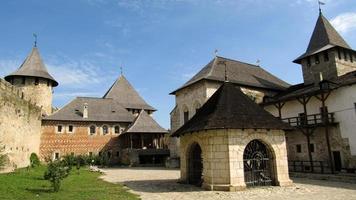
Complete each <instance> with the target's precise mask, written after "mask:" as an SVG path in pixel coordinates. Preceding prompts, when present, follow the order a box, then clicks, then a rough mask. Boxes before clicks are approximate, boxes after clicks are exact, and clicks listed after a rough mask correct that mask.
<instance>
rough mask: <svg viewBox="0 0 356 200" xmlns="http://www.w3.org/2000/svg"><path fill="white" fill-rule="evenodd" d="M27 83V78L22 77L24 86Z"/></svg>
mask: <svg viewBox="0 0 356 200" xmlns="http://www.w3.org/2000/svg"><path fill="white" fill-rule="evenodd" d="M25 83H26V78H25V77H22V85H25Z"/></svg>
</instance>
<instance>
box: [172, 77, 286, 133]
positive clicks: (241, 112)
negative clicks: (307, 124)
mask: <svg viewBox="0 0 356 200" xmlns="http://www.w3.org/2000/svg"><path fill="white" fill-rule="evenodd" d="M214 129H274V130H288V129H292V127H290V126H289V124H286V123H284V122H282V121H281V120H280V119H277V118H276V117H274V116H273V115H272V114H270V113H269V112H267V111H265V110H264V109H263V108H261V107H260V106H259V105H257V104H256V103H255V102H254V101H252V100H251V99H250V98H249V97H248V96H246V95H245V94H243V93H242V91H241V89H240V88H239V87H238V86H236V85H235V84H233V83H229V82H225V83H224V84H223V85H222V86H221V87H220V88H219V89H218V90H217V91H216V92H215V93H214V94H213V96H211V97H210V99H209V100H208V101H207V102H206V103H205V104H204V105H203V106H202V107H201V108H200V109H199V110H198V112H197V113H196V114H195V115H194V116H193V117H192V118H191V119H190V120H189V121H188V122H186V123H185V124H184V125H183V126H182V127H181V128H179V129H178V130H177V131H176V132H175V133H173V134H172V136H176V137H179V136H180V135H182V134H185V133H192V132H197V131H204V130H214Z"/></svg>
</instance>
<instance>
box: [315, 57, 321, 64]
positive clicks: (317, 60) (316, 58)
mask: <svg viewBox="0 0 356 200" xmlns="http://www.w3.org/2000/svg"><path fill="white" fill-rule="evenodd" d="M319 63H320V59H319V55H315V64H319Z"/></svg>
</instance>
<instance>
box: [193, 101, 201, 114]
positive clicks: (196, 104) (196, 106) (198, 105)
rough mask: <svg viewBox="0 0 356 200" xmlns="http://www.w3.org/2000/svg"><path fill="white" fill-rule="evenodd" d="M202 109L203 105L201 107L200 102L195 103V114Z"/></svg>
mask: <svg viewBox="0 0 356 200" xmlns="http://www.w3.org/2000/svg"><path fill="white" fill-rule="evenodd" d="M200 107H201V105H200V103H199V101H195V103H194V109H195V113H197V112H198V110H199V109H200Z"/></svg>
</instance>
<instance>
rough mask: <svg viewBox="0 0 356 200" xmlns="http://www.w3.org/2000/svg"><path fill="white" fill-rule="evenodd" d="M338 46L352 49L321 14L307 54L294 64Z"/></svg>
mask: <svg viewBox="0 0 356 200" xmlns="http://www.w3.org/2000/svg"><path fill="white" fill-rule="evenodd" d="M336 46H338V47H343V48H346V49H351V47H350V46H349V45H348V44H347V42H346V41H345V40H344V39H343V38H342V37H341V35H340V34H339V33H338V32H337V31H336V30H335V28H334V27H333V26H332V25H331V23H330V22H329V21H328V20H327V19H326V18H325V17H324V15H323V14H322V13H320V15H319V18H318V20H317V22H316V25H315V28H314V31H313V34H312V37H311V39H310V42H309V45H308V48H307V50H306V52H305V53H304V54H303V55H301V56H300V57H299V58H297V59H296V60H295V61H294V62H296V63H300V60H301V59H303V58H305V57H307V56H310V55H313V54H316V53H318V52H321V51H324V50H327V49H330V48H333V47H336Z"/></svg>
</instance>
